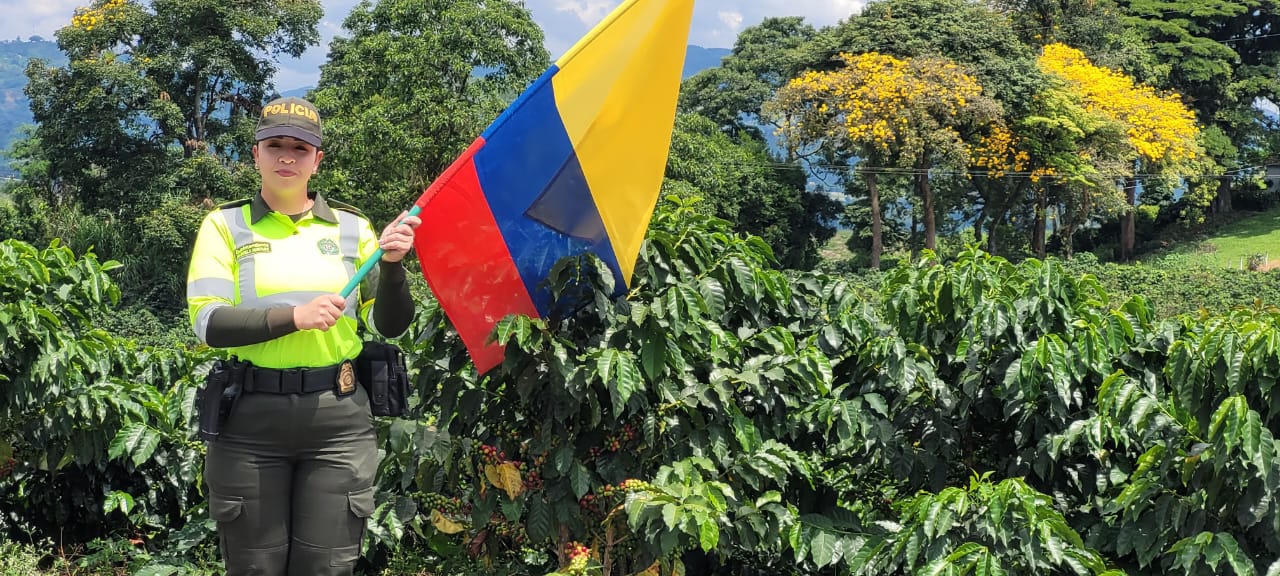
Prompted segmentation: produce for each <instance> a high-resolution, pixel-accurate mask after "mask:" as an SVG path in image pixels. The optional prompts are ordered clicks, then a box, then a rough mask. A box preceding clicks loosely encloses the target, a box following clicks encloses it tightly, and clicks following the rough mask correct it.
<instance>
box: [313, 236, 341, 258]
mask: <svg viewBox="0 0 1280 576" xmlns="http://www.w3.org/2000/svg"><path fill="white" fill-rule="evenodd" d="M316 247H318V248H320V253H321V254H328V255H330V256H337V255H338V243H337V242H334V241H333V240H330V239H328V238H324V239H321V240H320V241H319V242H316Z"/></svg>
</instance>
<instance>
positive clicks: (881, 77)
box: [764, 52, 1000, 268]
mask: <svg viewBox="0 0 1280 576" xmlns="http://www.w3.org/2000/svg"><path fill="white" fill-rule="evenodd" d="M838 58H839V60H840V61H841V63H842V64H843V66H840V67H839V68H837V69H835V70H832V71H826V72H809V73H806V74H804V75H802V76H800V77H798V78H795V79H793V80H791V81H790V82H789V83H787V84H786V85H785V86H784V87H783V88H782V89H780V90H779V91H778V94H777V95H776V96H775V97H774V99H773V100H772V101H771V102H769V103H768V104H766V106H765V108H764V112H765V114H766V116H768V117H770V118H771V119H772V120H773V121H774V122H776V123H777V124H778V125H779V126H781V128H780V130H779V133H780V135H781V136H782V139H783V142H784V145H785V146H787V147H788V148H789V149H792V150H800V149H805V150H808V151H809V152H811V153H819V152H821V153H826V154H829V155H832V156H836V157H849V156H856V157H858V159H859V162H860V165H862V166H866V165H870V166H894V167H899V168H903V169H905V171H906V172H909V173H911V174H913V175H914V179H915V188H916V193H917V195H918V196H919V200H920V203H921V204H920V211H921V212H922V213H923V215H924V232H925V247H926V248H929V249H931V250H932V249H935V248H936V236H937V232H936V223H935V218H936V216H935V210H934V202H935V198H934V194H933V190H932V187H931V185H930V182H929V171H930V169H931V168H932V167H933V166H934V165H935V163H939V162H942V163H946V164H951V165H959V166H963V165H965V164H966V163H967V157H968V148H967V146H966V145H965V142H964V139H963V137H962V132H961V126H963V125H965V124H967V123H974V122H978V123H981V122H987V121H990V120H991V119H993V118H995V117H998V116H999V113H1000V107H999V105H998V104H996V103H995V101H994V100H991V99H990V98H987V97H985V96H983V95H982V87H981V86H980V85H979V84H978V81H977V80H975V79H974V78H973V77H972V76H970V75H968V74H966V73H965V72H964V71H963V70H962V69H961V68H960V66H958V65H956V64H955V63H954V62H951V61H949V60H946V59H942V58H931V57H920V58H907V59H899V58H895V57H893V56H889V55H886V54H880V53H876V52H868V53H864V54H857V55H854V54H847V53H845V54H840V55H839V57H838ZM855 170H856V171H857V173H859V174H860V175H861V176H862V177H863V179H864V180H865V182H866V184H867V189H868V193H869V201H870V203H871V212H872V214H871V218H872V249H871V266H872V267H873V268H875V267H878V266H879V261H880V252H881V250H882V249H883V243H882V239H881V230H882V226H883V216H882V214H881V211H880V206H879V201H880V198H879V187H878V181H877V171H876V170H867V169H865V168H863V169H857V168H855Z"/></svg>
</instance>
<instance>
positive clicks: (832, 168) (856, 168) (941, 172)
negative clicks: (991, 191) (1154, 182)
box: [699, 160, 1265, 180]
mask: <svg viewBox="0 0 1280 576" xmlns="http://www.w3.org/2000/svg"><path fill="white" fill-rule="evenodd" d="M699 164H701V165H704V166H707V165H710V166H720V167H725V168H765V169H775V170H776V169H784V168H801V169H803V168H809V169H811V170H812V169H815V168H817V169H822V170H826V171H828V172H832V173H833V175H837V176H838V175H840V174H848V173H853V174H883V175H889V176H919V175H922V174H923V175H929V176H969V177H981V178H994V179H1001V178H1026V179H1030V178H1033V177H1034V178H1037V179H1041V180H1049V179H1053V178H1054V175H1052V174H1038V173H1035V172H1027V171H1014V170H1010V171H1005V172H1001V173H1000V176H992V175H991V171H988V170H955V169H948V168H928V169H922V168H906V167H897V166H863V165H861V164H830V163H810V162H805V163H804V164H803V165H798V164H793V163H788V162H733V161H730V162H721V161H717V160H710V161H702V162H699ZM1263 168H1265V166H1263V165H1253V166H1236V167H1233V168H1231V169H1228V170H1226V171H1224V172H1223V173H1221V174H1213V173H1195V174H1179V176H1180V177H1182V178H1191V179H1194V178H1221V177H1225V176H1233V175H1241V174H1244V173H1246V172H1250V171H1253V170H1261V169H1263ZM1125 176H1126V177H1127V176H1132V177H1134V178H1155V177H1161V176H1164V174H1160V173H1154V172H1140V173H1136V174H1126V175H1125Z"/></svg>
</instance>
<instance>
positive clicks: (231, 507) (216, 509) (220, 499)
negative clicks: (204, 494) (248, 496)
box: [209, 492, 244, 524]
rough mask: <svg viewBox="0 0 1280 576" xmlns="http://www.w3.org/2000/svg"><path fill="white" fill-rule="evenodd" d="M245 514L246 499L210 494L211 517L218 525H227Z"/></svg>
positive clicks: (215, 493)
mask: <svg viewBox="0 0 1280 576" xmlns="http://www.w3.org/2000/svg"><path fill="white" fill-rule="evenodd" d="M243 512H244V498H241V497H239V496H223V495H221V494H218V493H217V492H210V493H209V517H210V518H212V519H213V520H214V522H217V523H218V524H226V523H228V522H231V521H233V520H235V519H236V518H239V517H240V514H241V513H243Z"/></svg>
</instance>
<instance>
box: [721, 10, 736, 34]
mask: <svg viewBox="0 0 1280 576" xmlns="http://www.w3.org/2000/svg"><path fill="white" fill-rule="evenodd" d="M719 16H720V22H722V23H724V25H725V26H728V27H729V29H730V30H732V31H734V32H737V31H738V29H739V28H741V27H742V13H741V12H738V11H737V10H722V11H721V12H720V14H719Z"/></svg>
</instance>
